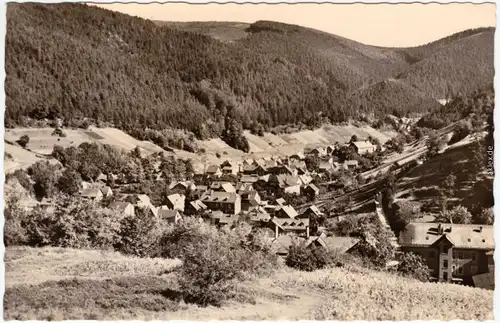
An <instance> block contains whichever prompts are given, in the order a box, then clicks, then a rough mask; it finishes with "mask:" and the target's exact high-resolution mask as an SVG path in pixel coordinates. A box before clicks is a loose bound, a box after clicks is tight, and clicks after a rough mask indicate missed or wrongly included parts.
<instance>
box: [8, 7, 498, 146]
mask: <svg viewBox="0 0 500 323" xmlns="http://www.w3.org/2000/svg"><path fill="white" fill-rule="evenodd" d="M211 32H212V34H213V33H214V32H215V33H216V30H215V31H214V30H213V29H211ZM493 33H494V29H493V28H487V29H480V30H474V31H466V32H463V33H460V34H456V35H454V36H451V37H448V38H446V39H443V40H441V41H438V42H434V43H431V44H428V45H425V46H421V47H416V48H409V49H396V48H379V47H373V46H367V45H363V44H360V43H357V42H354V41H351V40H348V39H345V38H342V37H338V36H334V35H330V34H326V33H323V32H320V31H316V30H312V29H307V28H303V27H299V26H293V25H286V24H281V23H275V22H269V21H258V22H256V23H254V24H251V25H249V26H248V27H245V30H243V31H242V34H244V35H245V37H242V38H240V39H237V40H236V41H232V42H222V41H219V40H217V39H215V38H213V37H211V36H208V35H204V34H201V33H197V32H189V31H184V30H182V28H171V27H170V26H169V25H168V24H167V25H161V24H158V23H154V22H152V21H148V20H144V19H141V18H137V17H131V16H127V15H124V14H120V13H116V12H112V11H108V10H104V9H101V8H97V7H94V6H87V5H84V4H69V3H67V4H35V3H26V4H15V3H11V4H9V5H8V8H7V36H6V74H7V78H6V83H5V91H6V114H5V125H6V126H7V127H12V126H16V125H24V126H30V125H31V123H30V121H29V120H42V119H49V120H51V119H56V118H62V119H63V120H64V122H65V124H66V125H67V126H82V120H83V119H84V118H87V119H88V120H87V121H86V122H85V123H84V124H83V125H86V124H88V123H89V122H91V123H95V124H97V125H101V124H109V125H113V126H116V127H118V128H120V129H123V130H125V131H127V132H129V133H131V134H134V136H136V137H142V138H147V134H146V133H147V132H148V131H149V132H151V131H152V130H162V131H163V130H165V129H169V128H176V129H182V130H185V131H187V132H188V133H191V136H192V135H194V136H196V137H197V138H199V139H205V138H210V137H224V138H227V140H229V141H233V143H234V145H235V146H239V147H240V149H243V150H244V149H246V144H245V143H244V142H241V137H240V136H241V130H242V129H262V128H264V129H269V128H272V127H276V126H278V125H286V124H296V123H299V122H302V123H304V124H306V125H308V126H317V125H319V124H321V123H323V122H325V121H330V122H342V121H346V120H348V119H349V118H353V117H354V118H355V117H358V116H359V115H360V114H361V113H367V114H375V115H376V116H377V115H378V116H384V115H386V114H389V113H399V114H401V115H406V114H408V113H411V112H415V113H425V112H427V111H429V110H430V109H433V108H435V107H436V102H435V100H434V99H440V98H443V97H446V95H447V94H449V93H469V92H472V91H474V90H476V89H477V88H481V87H483V86H484V85H485V84H489V83H491V81H492V79H493ZM452 67H453V68H452ZM389 78H396V79H397V84H396V83H394V82H392V83H394V84H392V83H391V81H384V80H386V79H389ZM387 82H389V83H390V84H389V86H384V84H386V83H387ZM225 140H226V139H225Z"/></svg>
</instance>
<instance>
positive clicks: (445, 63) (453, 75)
mask: <svg viewBox="0 0 500 323" xmlns="http://www.w3.org/2000/svg"><path fill="white" fill-rule="evenodd" d="M494 34H495V30H494V29H493V28H482V29H477V30H469V31H466V32H462V33H458V34H456V35H452V36H450V37H447V38H444V39H442V40H441V41H438V42H435V43H431V44H429V45H427V46H423V48H415V49H413V48H412V49H407V51H408V52H409V53H411V54H416V55H417V57H419V56H420V57H421V60H420V61H418V62H416V63H415V64H413V65H411V66H410V67H409V68H408V69H407V70H406V71H405V72H404V73H402V74H401V75H400V76H398V78H399V79H400V80H403V81H404V82H406V83H407V84H409V85H412V86H415V87H416V88H418V89H419V90H421V91H424V92H426V93H428V94H429V95H432V96H433V97H434V98H437V99H444V98H452V97H455V96H456V95H458V94H462V95H466V94H470V93H471V92H472V91H474V90H477V89H481V88H484V87H485V86H488V85H489V84H491V83H492V80H493V75H494V68H493V57H494V56H493V54H494V48H493V37H494Z"/></svg>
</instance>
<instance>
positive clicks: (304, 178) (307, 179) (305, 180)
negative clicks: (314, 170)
mask: <svg viewBox="0 0 500 323" xmlns="http://www.w3.org/2000/svg"><path fill="white" fill-rule="evenodd" d="M298 177H299V180H300V185H301V186H306V185H309V184H310V183H311V182H312V181H313V178H312V177H311V176H310V175H299V176H298Z"/></svg>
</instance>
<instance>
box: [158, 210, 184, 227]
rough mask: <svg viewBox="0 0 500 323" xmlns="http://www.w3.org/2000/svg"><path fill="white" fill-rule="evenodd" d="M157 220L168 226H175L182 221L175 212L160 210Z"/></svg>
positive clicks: (179, 215) (177, 212)
mask: <svg viewBox="0 0 500 323" xmlns="http://www.w3.org/2000/svg"><path fill="white" fill-rule="evenodd" d="M158 218H159V219H160V220H163V221H166V222H167V223H170V224H177V223H179V222H180V221H182V216H181V214H180V213H179V211H177V210H168V209H160V210H158Z"/></svg>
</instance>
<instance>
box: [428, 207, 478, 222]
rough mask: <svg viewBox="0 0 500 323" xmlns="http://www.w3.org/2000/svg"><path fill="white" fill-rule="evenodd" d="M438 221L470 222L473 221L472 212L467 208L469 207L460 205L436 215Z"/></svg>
mask: <svg viewBox="0 0 500 323" xmlns="http://www.w3.org/2000/svg"><path fill="white" fill-rule="evenodd" d="M435 221H436V222H442V223H451V221H453V223H456V224H470V223H471V222H472V214H471V213H470V212H469V210H467V208H465V207H463V206H461V205H458V206H456V207H454V208H453V209H451V210H447V211H445V212H441V213H440V214H439V215H438V216H436V220H435Z"/></svg>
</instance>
